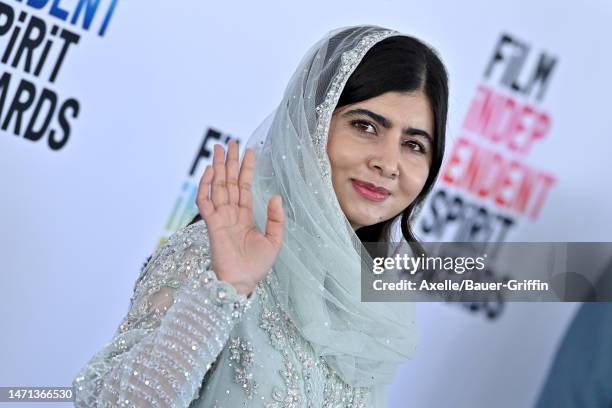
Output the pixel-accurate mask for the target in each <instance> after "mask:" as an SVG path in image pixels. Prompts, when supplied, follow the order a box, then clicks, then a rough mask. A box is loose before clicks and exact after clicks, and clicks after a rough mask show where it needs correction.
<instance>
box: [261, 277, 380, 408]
mask: <svg viewBox="0 0 612 408" xmlns="http://www.w3.org/2000/svg"><path fill="white" fill-rule="evenodd" d="M265 282H266V283H265V284H264V283H261V282H260V284H259V285H258V288H257V290H258V294H259V296H260V298H261V300H262V309H261V313H260V324H259V326H260V328H261V329H263V330H264V331H265V332H266V333H267V334H268V336H269V338H270V344H271V345H272V347H274V348H275V349H276V350H277V351H278V352H279V353H281V355H282V356H283V368H282V369H281V370H279V374H280V375H281V377H282V379H283V382H284V384H285V389H284V390H280V389H278V388H275V389H273V390H272V400H273V401H274V402H271V403H268V404H266V405H265V407H266V408H297V407H301V406H306V407H308V408H314V407H324V408H332V407H334V408H339V407H351V408H365V407H366V406H367V400H368V398H369V395H370V390H369V388H366V387H351V386H350V385H348V384H346V383H344V382H343V381H342V380H341V379H340V377H339V376H338V375H337V374H336V373H335V372H334V371H333V369H331V368H330V367H329V365H328V364H327V363H326V362H325V360H324V359H323V358H321V357H318V356H316V355H315V352H314V350H313V349H312V347H311V346H310V344H309V343H308V341H307V340H306V339H304V338H303V337H302V336H301V335H300V334H299V333H298V331H297V329H296V327H295V326H294V325H293V323H292V322H291V320H290V319H289V317H288V316H287V315H286V314H285V313H284V312H283V311H282V310H281V309H280V307H279V305H278V304H277V303H276V302H275V301H273V300H272V297H271V296H268V290H270V289H269V287H270V286H274V285H275V282H274V275H273V274H269V275H268V277H267V278H266V280H265ZM320 395H322V398H323V399H322V401H321V400H317V398H316V397H317V396H320Z"/></svg>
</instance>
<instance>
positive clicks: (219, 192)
mask: <svg viewBox="0 0 612 408" xmlns="http://www.w3.org/2000/svg"><path fill="white" fill-rule="evenodd" d="M213 170H214V175H213V180H212V189H211V197H212V202H213V204H214V205H215V208H219V207H220V206H222V205H225V204H227V187H226V185H225V150H224V149H223V147H222V146H221V145H220V144H216V145H215V147H214V154H213Z"/></svg>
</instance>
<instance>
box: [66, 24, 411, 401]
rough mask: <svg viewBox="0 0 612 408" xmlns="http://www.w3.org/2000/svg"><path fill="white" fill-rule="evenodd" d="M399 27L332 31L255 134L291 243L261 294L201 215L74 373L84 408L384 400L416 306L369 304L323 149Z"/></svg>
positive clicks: (157, 257) (264, 193) (152, 267)
mask: <svg viewBox="0 0 612 408" xmlns="http://www.w3.org/2000/svg"><path fill="white" fill-rule="evenodd" d="M398 35H402V34H400V33H398V32H396V31H392V30H388V29H384V28H381V27H375V26H356V27H348V28H343V29H338V30H335V31H332V32H330V33H329V34H328V35H327V36H326V37H324V38H323V39H322V40H320V41H319V42H318V43H317V44H315V45H314V46H313V47H312V48H311V49H310V50H309V51H308V53H307V54H306V56H305V57H304V59H303V60H302V62H301V63H300V65H299V67H298V69H297V70H296V72H295V74H294V75H293V77H292V78H291V80H290V82H289V85H288V87H287V90H286V92H285V95H284V97H283V100H282V102H281V104H280V105H279V106H278V108H277V109H276V110H275V111H274V112H273V114H272V115H270V117H269V118H268V119H266V121H264V123H263V124H262V125H261V126H260V127H259V128H258V129H257V130H256V131H255V133H254V134H253V135H252V136H251V138H250V139H249V142H248V144H249V146H250V147H252V148H253V149H254V150H255V152H256V166H255V168H256V173H255V178H254V181H253V210H254V218H255V220H256V224H257V226H258V227H259V228H260V230H261V229H262V227H263V224H264V223H265V220H266V206H267V202H268V200H269V198H270V197H271V196H272V195H274V194H281V195H282V196H283V205H284V208H285V213H286V224H285V233H284V237H283V247H282V249H281V251H280V253H279V256H278V258H277V260H276V261H275V263H274V265H273V267H272V268H271V269H270V271H269V272H268V274H267V276H266V278H265V279H264V280H262V281H261V282H259V284H258V285H257V287H256V289H255V290H254V292H253V293H252V294H251V296H250V297H249V298H248V299H247V298H245V297H244V296H242V295H239V294H237V293H236V291H235V290H234V288H233V287H232V286H230V285H229V284H227V283H225V282H222V281H219V280H218V279H217V278H216V275H215V273H214V271H213V270H211V259H210V251H209V241H208V234H207V231H206V225H205V223H204V221H199V222H196V223H194V224H192V225H189V226H187V227H185V228H183V229H181V230H180V231H178V232H177V233H176V234H174V235H173V236H172V237H171V238H170V239H169V240H168V241H167V242H166V243H165V244H164V245H163V246H162V247H161V248H160V249H159V250H158V251H157V252H156V253H155V254H154V255H153V257H152V258H151V260H150V262H149V263H148V264H147V265H146V267H145V268H144V269H143V272H142V274H141V276H140V277H139V279H138V280H137V282H136V285H135V288H134V295H133V297H132V301H131V306H130V309H129V312H128V314H127V316H126V317H125V319H124V320H123V322H122V323H121V324H120V326H119V329H118V330H117V332H116V334H115V336H114V337H113V339H112V341H111V342H110V343H109V344H108V345H107V346H106V347H104V348H103V349H102V350H101V351H99V352H98V353H97V354H95V355H94V356H93V358H92V359H91V360H90V361H89V362H88V363H87V364H86V365H85V366H84V367H83V368H82V370H81V371H80V373H79V374H78V375H77V377H76V378H75V380H74V386H75V387H76V394H77V399H76V405H77V406H83V407H107V406H109V407H110V406H125V407H143V406H156V407H157V406H158V407H187V406H190V407H219V408H220V407H229V408H234V407H268V408H281V407H373V406H376V407H382V406H384V386H385V385H386V384H387V383H389V382H390V381H391V379H392V378H393V375H394V373H395V370H396V368H397V366H398V365H399V364H401V363H402V362H404V361H405V360H406V359H407V358H408V357H410V355H412V354H413V352H414V350H415V345H416V340H417V334H416V328H415V326H414V320H413V313H414V309H413V305H412V304H399V303H396V304H384V303H363V302H361V301H360V286H359V284H360V273H361V267H362V263H363V262H368V259H367V255H364V256H360V254H361V251H362V250H363V246H362V244H361V242H360V241H359V239H358V237H357V236H356V235H355V233H354V231H353V229H352V228H351V226H350V224H349V222H348V220H347V219H346V217H345V216H344V214H343V213H342V211H341V209H340V206H339V203H338V201H337V198H336V196H335V194H334V190H333V187H332V183H331V174H330V165H329V159H328V158H327V153H326V146H327V133H328V131H329V123H330V120H331V115H332V113H333V110H334V107H335V106H336V104H337V102H338V98H339V97H340V94H341V92H342V89H343V87H344V85H345V83H346V81H347V80H348V78H349V76H350V75H351V73H352V72H353V71H354V69H355V68H356V67H357V65H358V64H359V62H360V61H361V60H362V58H363V56H364V55H365V54H366V53H367V51H368V50H369V49H370V48H371V47H372V46H374V45H375V44H376V43H378V42H380V41H382V40H384V39H385V38H388V37H390V36H398ZM370 261H371V260H370Z"/></svg>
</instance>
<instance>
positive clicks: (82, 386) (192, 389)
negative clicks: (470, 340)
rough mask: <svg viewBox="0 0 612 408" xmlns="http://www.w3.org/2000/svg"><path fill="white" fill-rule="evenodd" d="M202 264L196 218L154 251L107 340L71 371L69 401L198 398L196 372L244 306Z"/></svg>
mask: <svg viewBox="0 0 612 408" xmlns="http://www.w3.org/2000/svg"><path fill="white" fill-rule="evenodd" d="M209 265H210V256H209V252H208V239H207V234H206V231H205V229H204V226H203V222H202V223H196V224H194V225H192V226H189V227H186V228H185V229H184V230H182V231H180V232H178V233H176V234H175V235H173V236H172V237H171V238H170V239H169V240H168V241H167V242H166V243H165V244H164V246H162V247H161V248H160V249H159V250H158V251H157V252H156V254H155V256H154V257H153V258H152V259H151V261H150V262H149V263H148V264H147V266H146V267H145V268H144V270H143V272H142V273H141V276H140V277H139V279H138V280H137V283H136V285H135V288H134V295H133V296H132V299H131V307H130V311H129V312H128V314H127V316H126V317H125V319H124V321H123V322H122V323H121V325H120V326H119V328H118V330H117V333H116V334H115V337H114V338H113V340H112V342H111V343H109V344H108V345H106V346H105V347H104V349H103V350H101V351H100V352H99V353H97V354H96V355H95V356H94V357H93V358H92V359H91V360H90V361H89V362H88V363H87V364H86V365H85V366H84V367H83V368H82V369H81V371H80V372H79V374H78V375H77V377H76V378H75V380H74V386H75V389H76V393H75V394H76V399H75V405H76V406H78V407H94V406H95V407H107V406H109V407H111V406H112V407H117V406H118V407H137V406H153V407H155V406H167V407H184V406H187V405H188V404H189V402H190V401H193V400H194V399H195V398H197V397H198V394H199V390H200V388H201V385H202V378H203V377H204V374H205V373H206V372H207V370H209V369H210V367H211V365H212V363H213V362H214V361H215V359H216V358H217V356H218V355H219V353H220V352H221V350H222V349H223V347H224V346H225V344H226V342H227V340H228V338H229V335H230V332H231V331H232V329H233V327H234V326H235V325H236V323H237V322H238V321H239V319H240V318H241V317H242V315H243V313H244V312H245V310H246V309H247V307H248V306H249V305H250V301H248V300H247V299H246V297H244V296H242V295H238V294H237V293H236V291H235V290H234V289H233V287H231V285H229V284H227V283H225V282H222V281H219V280H217V279H216V276H215V274H214V272H213V271H211V270H209V269H207V268H208V266H209ZM221 293H222V295H220V294H221Z"/></svg>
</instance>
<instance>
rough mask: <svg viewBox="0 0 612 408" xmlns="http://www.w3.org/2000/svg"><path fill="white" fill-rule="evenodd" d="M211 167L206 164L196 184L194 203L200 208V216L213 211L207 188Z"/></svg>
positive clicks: (204, 216)
mask: <svg viewBox="0 0 612 408" xmlns="http://www.w3.org/2000/svg"><path fill="white" fill-rule="evenodd" d="M213 173H214V171H213V168H212V166H210V165H208V166H206V169H205V170H204V174H203V175H202V178H201V179H200V185H199V186H198V193H197V198H196V203H197V205H198V209H199V210H200V215H201V216H202V218H206V217H208V216H209V215H210V214H212V213H213V212H214V211H215V206H214V205H213V202H212V201H211V199H210V195H209V188H210V183H211V182H212V180H213Z"/></svg>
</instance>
